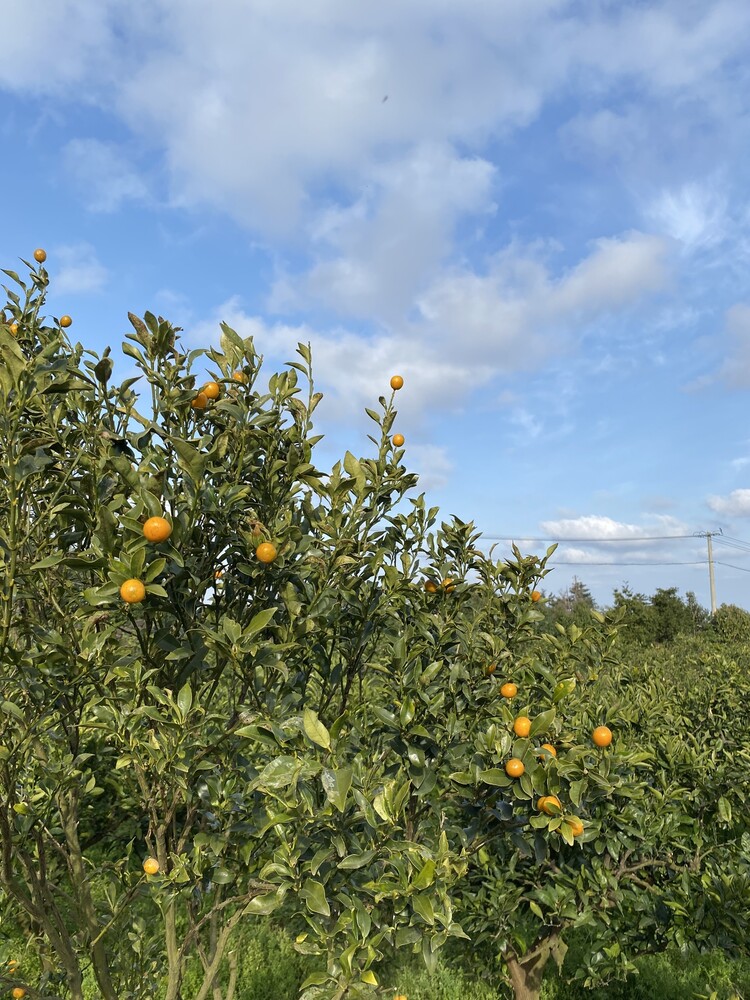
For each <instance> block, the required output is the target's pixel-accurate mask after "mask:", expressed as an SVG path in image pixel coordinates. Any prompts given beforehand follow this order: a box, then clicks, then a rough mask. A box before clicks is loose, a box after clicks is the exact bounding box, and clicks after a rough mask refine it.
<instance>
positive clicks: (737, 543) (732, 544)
mask: <svg viewBox="0 0 750 1000" xmlns="http://www.w3.org/2000/svg"><path fill="white" fill-rule="evenodd" d="M716 541H717V542H720V543H721V544H722V545H726V546H728V547H729V548H730V549H738V550H739V551H740V552H750V545H748V543H747V542H742V541H741V540H740V539H739V538H727V537H726V535H717V536H716Z"/></svg>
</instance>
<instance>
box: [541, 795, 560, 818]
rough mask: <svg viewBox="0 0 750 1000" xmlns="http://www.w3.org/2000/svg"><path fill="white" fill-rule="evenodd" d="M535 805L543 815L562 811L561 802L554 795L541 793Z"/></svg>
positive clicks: (552, 814) (555, 814)
mask: <svg viewBox="0 0 750 1000" xmlns="http://www.w3.org/2000/svg"><path fill="white" fill-rule="evenodd" d="M536 807H537V809H538V810H539V811H540V812H543V813H544V814H545V816H557V814H558V813H561V812H562V804H561V802H560V800H559V799H558V797H557V796H556V795H542V797H541V798H540V799H539V801H538V802H537V804H536Z"/></svg>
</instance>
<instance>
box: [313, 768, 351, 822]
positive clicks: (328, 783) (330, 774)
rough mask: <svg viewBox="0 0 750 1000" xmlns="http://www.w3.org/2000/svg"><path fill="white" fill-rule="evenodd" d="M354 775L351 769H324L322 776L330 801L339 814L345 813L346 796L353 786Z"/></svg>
mask: <svg viewBox="0 0 750 1000" xmlns="http://www.w3.org/2000/svg"><path fill="white" fill-rule="evenodd" d="M353 773H354V771H353V769H352V768H351V767H340V768H339V769H338V770H337V771H333V770H329V769H328V768H324V770H323V773H322V774H321V776H320V780H321V781H322V783H323V790H324V791H325V793H326V796H327V798H328V801H329V802H332V803H333V805H334V806H336V808H337V809H338V811H339V812H343V811H344V808H345V807H346V796H347V794H348V792H349V789H350V788H351V785H352V775H353Z"/></svg>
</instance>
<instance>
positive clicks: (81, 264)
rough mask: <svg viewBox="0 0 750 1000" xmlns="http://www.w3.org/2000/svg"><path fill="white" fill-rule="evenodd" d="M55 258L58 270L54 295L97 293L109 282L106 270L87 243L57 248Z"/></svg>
mask: <svg viewBox="0 0 750 1000" xmlns="http://www.w3.org/2000/svg"><path fill="white" fill-rule="evenodd" d="M55 258H56V259H57V260H58V261H59V263H60V270H59V271H58V272H57V274H56V275H55V293H59V294H65V295H68V294H85V293H90V292H99V291H101V290H102V288H104V286H105V285H106V284H107V281H108V280H109V272H108V271H107V268H106V267H105V266H104V265H103V264H102V263H101V261H100V260H99V258H98V256H97V254H96V250H95V249H94V247H92V246H91V245H90V244H89V243H76V244H73V245H69V246H62V247H58V248H57V249H56V251H55Z"/></svg>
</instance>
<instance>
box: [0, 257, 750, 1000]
mask: <svg viewBox="0 0 750 1000" xmlns="http://www.w3.org/2000/svg"><path fill="white" fill-rule="evenodd" d="M6 273H8V274H9V275H10V277H11V279H12V280H13V282H14V283H15V285H14V288H12V289H11V290H10V291H9V299H8V305H7V306H6V309H5V314H4V315H5V319H6V322H5V323H2V322H0V438H1V439H2V441H3V442H4V448H3V451H2V454H1V455H0V557H1V562H0V576H1V578H2V603H1V604H0V670H1V674H0V681H1V683H2V692H1V694H2V697H1V698H0V712H2V714H3V718H4V723H5V725H4V735H3V740H2V745H0V852H1V855H0V916H1V917H2V924H1V925H0V927H1V928H2V932H3V935H4V937H3V938H0V947H3V944H2V942H3V941H5V945H4V946H5V947H6V955H5V958H6V959H7V960H8V961H9V962H10V963H11V964H6V965H5V966H4V967H3V971H2V972H0V983H2V984H3V985H7V986H8V987H9V988H14V989H16V990H17V991H18V990H20V991H26V995H28V996H29V997H38V996H45V997H48V998H52V997H66V998H67V997H70V998H71V1000H83V998H84V997H86V998H87V1000H88V998H89V997H91V996H92V995H96V996H101V997H103V998H105V1000H140V998H142V997H146V996H149V997H151V996H160V997H164V998H165V1000H178V998H180V997H184V996H190V998H191V1000H204V998H207V997H211V998H212V1000H231V998H233V997H239V996H241V995H242V989H243V985H242V977H243V976H246V975H247V972H246V969H245V966H244V964H243V957H242V955H241V954H240V951H239V949H238V948H237V946H236V942H237V941H238V940H241V939H242V935H243V934H244V933H245V932H246V928H247V927H248V926H253V925H256V924H257V925H258V926H262V925H263V922H264V921H265V920H267V918H268V917H269V915H273V916H274V919H276V920H281V921H283V923H284V925H285V926H286V927H287V928H288V929H289V930H290V931H291V933H292V936H293V944H294V948H295V951H296V953H297V954H298V955H299V956H300V962H301V963H302V964H301V965H299V966H298V967H295V968H297V970H298V971H299V974H300V976H303V979H302V982H301V983H300V982H299V977H296V978H295V977H292V978H293V979H294V983H293V985H292V979H289V980H288V987H287V988H290V989H292V988H293V989H295V990H296V989H297V987H299V990H300V991H301V994H302V996H303V997H304V998H305V1000H318V998H320V1000H324V998H333V997H343V996H347V997H358V996H376V995H382V994H383V993H384V992H387V991H388V990H390V989H391V987H392V986H393V987H397V986H398V975H399V973H398V970H399V967H400V966H399V961H401V962H402V963H403V961H404V960H403V957H402V958H401V959H400V960H399V958H398V956H403V955H405V954H408V955H416V956H419V958H420V960H421V961H422V962H423V963H424V965H425V966H426V969H427V971H428V972H435V973H436V974H437V970H438V968H439V963H438V958H439V955H440V953H441V949H443V948H444V947H445V946H446V945H448V946H450V944H451V942H454V943H455V942H463V941H464V940H465V939H466V938H469V939H470V940H471V948H472V954H473V955H475V956H477V955H480V956H482V962H483V968H484V975H485V976H486V977H487V980H488V983H491V984H493V985H494V986H495V987H497V986H499V985H500V984H503V983H506V982H510V983H511V984H512V988H513V990H514V992H515V995H516V997H518V998H531V997H537V996H539V991H540V989H541V986H542V979H543V976H544V974H545V970H548V969H549V968H550V965H549V960H550V959H551V960H554V963H556V965H557V966H558V967H559V968H560V970H561V972H562V974H563V975H564V976H565V977H566V978H570V979H582V980H585V981H588V982H594V981H596V980H598V979H603V978H607V977H609V976H612V975H622V974H625V973H627V972H628V971H630V970H632V968H633V966H632V958H633V956H634V955H636V954H638V953H640V952H647V951H650V950H658V949H662V948H665V947H667V946H669V945H671V944H676V945H678V946H680V947H689V946H691V947H705V948H715V947H719V948H722V949H726V950H731V949H733V948H737V947H739V946H740V945H739V944H738V942H740V943H742V942H744V941H745V939H746V933H747V913H748V912H749V911H748V902H750V900H749V899H748V873H747V855H748V844H747V834H746V833H745V829H744V820H743V818H742V801H741V789H742V769H743V767H744V766H746V762H747V754H748V752H749V751H750V747H749V746H748V743H747V741H746V737H745V735H744V734H745V732H746V731H747V725H746V722H747V720H746V708H745V705H746V702H747V699H746V698H745V699H744V701H743V693H744V691H745V688H746V683H745V682H744V675H743V678H742V679H741V680H739V681H738V675H737V671H733V670H728V669H727V665H726V662H725V661H724V660H723V659H722V654H720V653H718V652H716V651H715V649H707V650H706V651H705V653H704V652H701V659H700V662H699V664H698V665H696V667H695V669H694V670H687V669H684V668H683V664H682V663H681V662H680V660H679V656H678V654H675V657H677V658H676V659H673V660H671V661H664V660H660V661H659V663H660V667H659V669H658V670H656V669H652V667H651V665H650V664H649V663H648V662H647V661H639V662H638V663H634V662H632V661H631V662H628V663H625V662H623V659H622V657H621V654H620V653H619V652H618V650H619V648H620V647H619V646H618V642H619V641H620V640H619V638H618V629H620V628H621V625H622V623H623V621H626V619H627V612H628V609H627V608H625V607H619V608H616V609H615V612H614V614H612V615H607V616H605V615H603V614H601V613H599V612H598V611H597V610H596V609H595V608H593V606H592V604H593V602H590V601H589V602H586V604H587V606H586V608H585V615H582V614H580V613H579V612H578V611H576V616H577V617H576V620H570V621H560V620H558V621H557V622H555V621H554V620H553V621H550V620H549V618H548V617H547V616H546V615H545V612H544V611H543V610H542V609H543V605H544V601H540V596H541V594H540V591H539V590H538V587H539V586H540V581H541V580H542V579H543V578H544V577H545V575H546V574H547V573H548V572H549V565H548V563H549V559H550V558H551V557H552V555H553V553H552V550H550V551H549V552H548V553H547V555H546V556H545V557H544V558H542V559H537V558H536V557H524V556H523V555H522V553H520V552H519V551H518V550H514V552H513V555H512V557H511V558H510V559H508V560H501V561H497V560H495V559H494V558H493V557H492V556H491V555H487V554H486V553H485V552H484V551H483V549H482V546H481V539H480V538H479V536H478V535H477V533H476V532H475V531H474V529H473V526H472V525H471V524H470V523H464V522H462V521H461V520H459V519H457V518H454V519H452V520H451V521H443V522H440V521H439V519H438V512H437V511H436V510H435V509H430V508H428V507H427V505H426V504H425V501H424V498H423V497H422V496H419V495H416V494H415V489H414V487H415V485H416V480H415V477H414V476H413V475H411V474H410V473H409V472H408V471H407V469H406V467H405V465H404V454H405V453H404V451H403V449H402V448H401V447H400V445H398V444H394V441H393V436H392V433H391V432H392V430H393V428H394V424H395V421H396V419H397V413H396V410H395V408H394V401H395V392H396V391H398V390H400V388H401V385H400V382H399V381H396V382H395V383H393V385H394V390H393V392H392V393H391V394H390V395H389V396H381V397H380V399H379V404H378V407H377V408H376V409H372V410H368V413H369V416H370V418H371V419H372V421H373V432H374V433H373V436H372V437H371V439H370V440H371V442H372V449H371V453H370V455H369V456H367V457H361V458H357V457H355V456H354V455H353V454H351V453H347V454H346V456H345V457H344V459H343V461H342V462H340V463H337V464H336V465H335V466H334V467H333V469H332V470H330V472H328V473H325V474H324V473H323V472H321V471H320V470H319V469H318V468H317V467H316V465H315V462H314V448H315V445H316V443H317V441H318V438H317V436H316V435H315V433H314V432H313V427H312V414H313V412H314V410H315V407H316V405H317V403H318V401H319V399H320V396H319V394H317V393H316V392H315V391H314V387H313V380H312V371H311V359H310V353H309V349H308V348H307V347H306V346H305V345H300V346H299V350H298V356H297V359H295V360H294V361H291V362H289V364H288V365H287V367H286V368H285V370H284V371H282V372H279V373H275V374H272V375H271V376H270V378H269V379H268V381H267V382H264V376H263V373H262V365H261V362H262V359H261V358H260V357H259V356H258V354H257V352H256V350H255V346H254V344H253V342H252V340H243V339H241V338H240V337H238V336H237V334H236V333H235V332H234V331H232V330H231V329H229V328H228V327H226V326H224V327H223V328H222V332H221V340H220V347H219V348H218V349H211V350H208V351H193V352H191V353H190V354H185V353H183V352H182V350H181V347H180V341H179V336H178V333H179V331H177V330H176V329H175V328H173V327H172V326H170V324H169V323H167V322H166V321H165V320H163V319H161V318H158V317H155V316H153V315H151V314H146V316H145V317H144V318H143V319H140V318H138V317H135V316H131V323H132V326H133V333H132V334H130V335H129V336H128V338H127V340H126V341H125V343H124V345H123V350H124V352H125V354H126V355H128V356H129V357H130V358H131V359H132V360H133V361H134V363H135V365H136V368H137V369H138V371H139V375H138V377H137V379H128V380H127V381H126V382H124V383H122V384H120V385H117V384H114V383H113V380H112V373H113V363H112V359H111V357H110V352H109V349H108V350H107V351H105V353H104V355H103V356H102V357H98V356H96V355H93V354H92V353H91V352H89V351H86V350H84V348H83V347H82V346H81V345H80V344H73V343H71V342H70V340H69V339H68V336H67V334H66V330H65V327H66V325H67V324H63V325H61V324H60V322H58V321H57V320H54V319H53V320H51V321H48V320H46V319H45V317H44V316H43V313H42V310H43V305H44V295H45V290H46V286H47V281H48V278H47V274H46V271H45V270H44V268H43V267H40V268H34V267H33V266H31V267H30V276H29V278H28V279H26V280H22V279H21V278H20V277H19V276H18V275H16V274H15V273H13V272H6ZM201 366H204V367H205V372H203V370H202V367H201ZM199 371H200V372H201V378H200V379H198V374H197V373H198V372H199ZM205 379H208V381H205ZM136 388H137V389H138V393H136ZM397 440H398V439H397ZM584 596H585V595H584ZM674 597H675V595H673V594H671V592H664V594H663V600H662V601H661V604H660V605H659V604H658V602H657V609H658V608H661V610H660V611H659V621H661V622H664V621H668V620H670V621H671V620H672V619H673V618H675V615H679V614H680V613H681V612H680V611H679V609H678V608H677V606H676V604H675V600H673V598H674ZM632 603H633V602H632V601H631V604H632ZM651 603H652V605H653V603H654V602H651ZM677 603H678V604H681V602H680V601H679V599H677ZM681 631H682V630H681V629H677V631H676V632H670V633H669V634H664V635H661V634H660V635H659V636H656V640H657V641H658V639H659V638H661V639H665V640H666V639H672V638H673V637H674V635H675V634H678V633H680V632H681ZM626 633H627V630H626ZM706 678H710V684H708V685H706ZM707 718H708V719H711V720H713V721H712V725H711V726H706V719H707ZM601 727H605V728H601ZM597 729H598V733H599V735H598V736H597V740H596V741H595V740H594V739H593V738H592V733H593V732H594V730H597ZM602 734H603V735H602ZM600 736H601V738H600ZM19 932H20V934H21V936H22V938H23V940H24V941H25V952H24V957H23V963H22V965H15V964H13V963H15V962H16V961H18V959H17V956H16V955H15V954H14V953H13V952H12V951H11V942H13V947H14V948H17V942H18V938H19ZM569 942H574V943H575V954H576V965H575V967H574V968H571V967H570V960H569V959H566V951H567V947H568V943H569ZM449 952H450V948H449ZM2 957H3V956H2V954H0V958H2ZM291 968H292V967H291V966H290V969H291ZM475 971H476V970H475ZM295 976H296V974H295ZM92 990H93V991H94V994H92ZM19 995H21V994H19Z"/></svg>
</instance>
